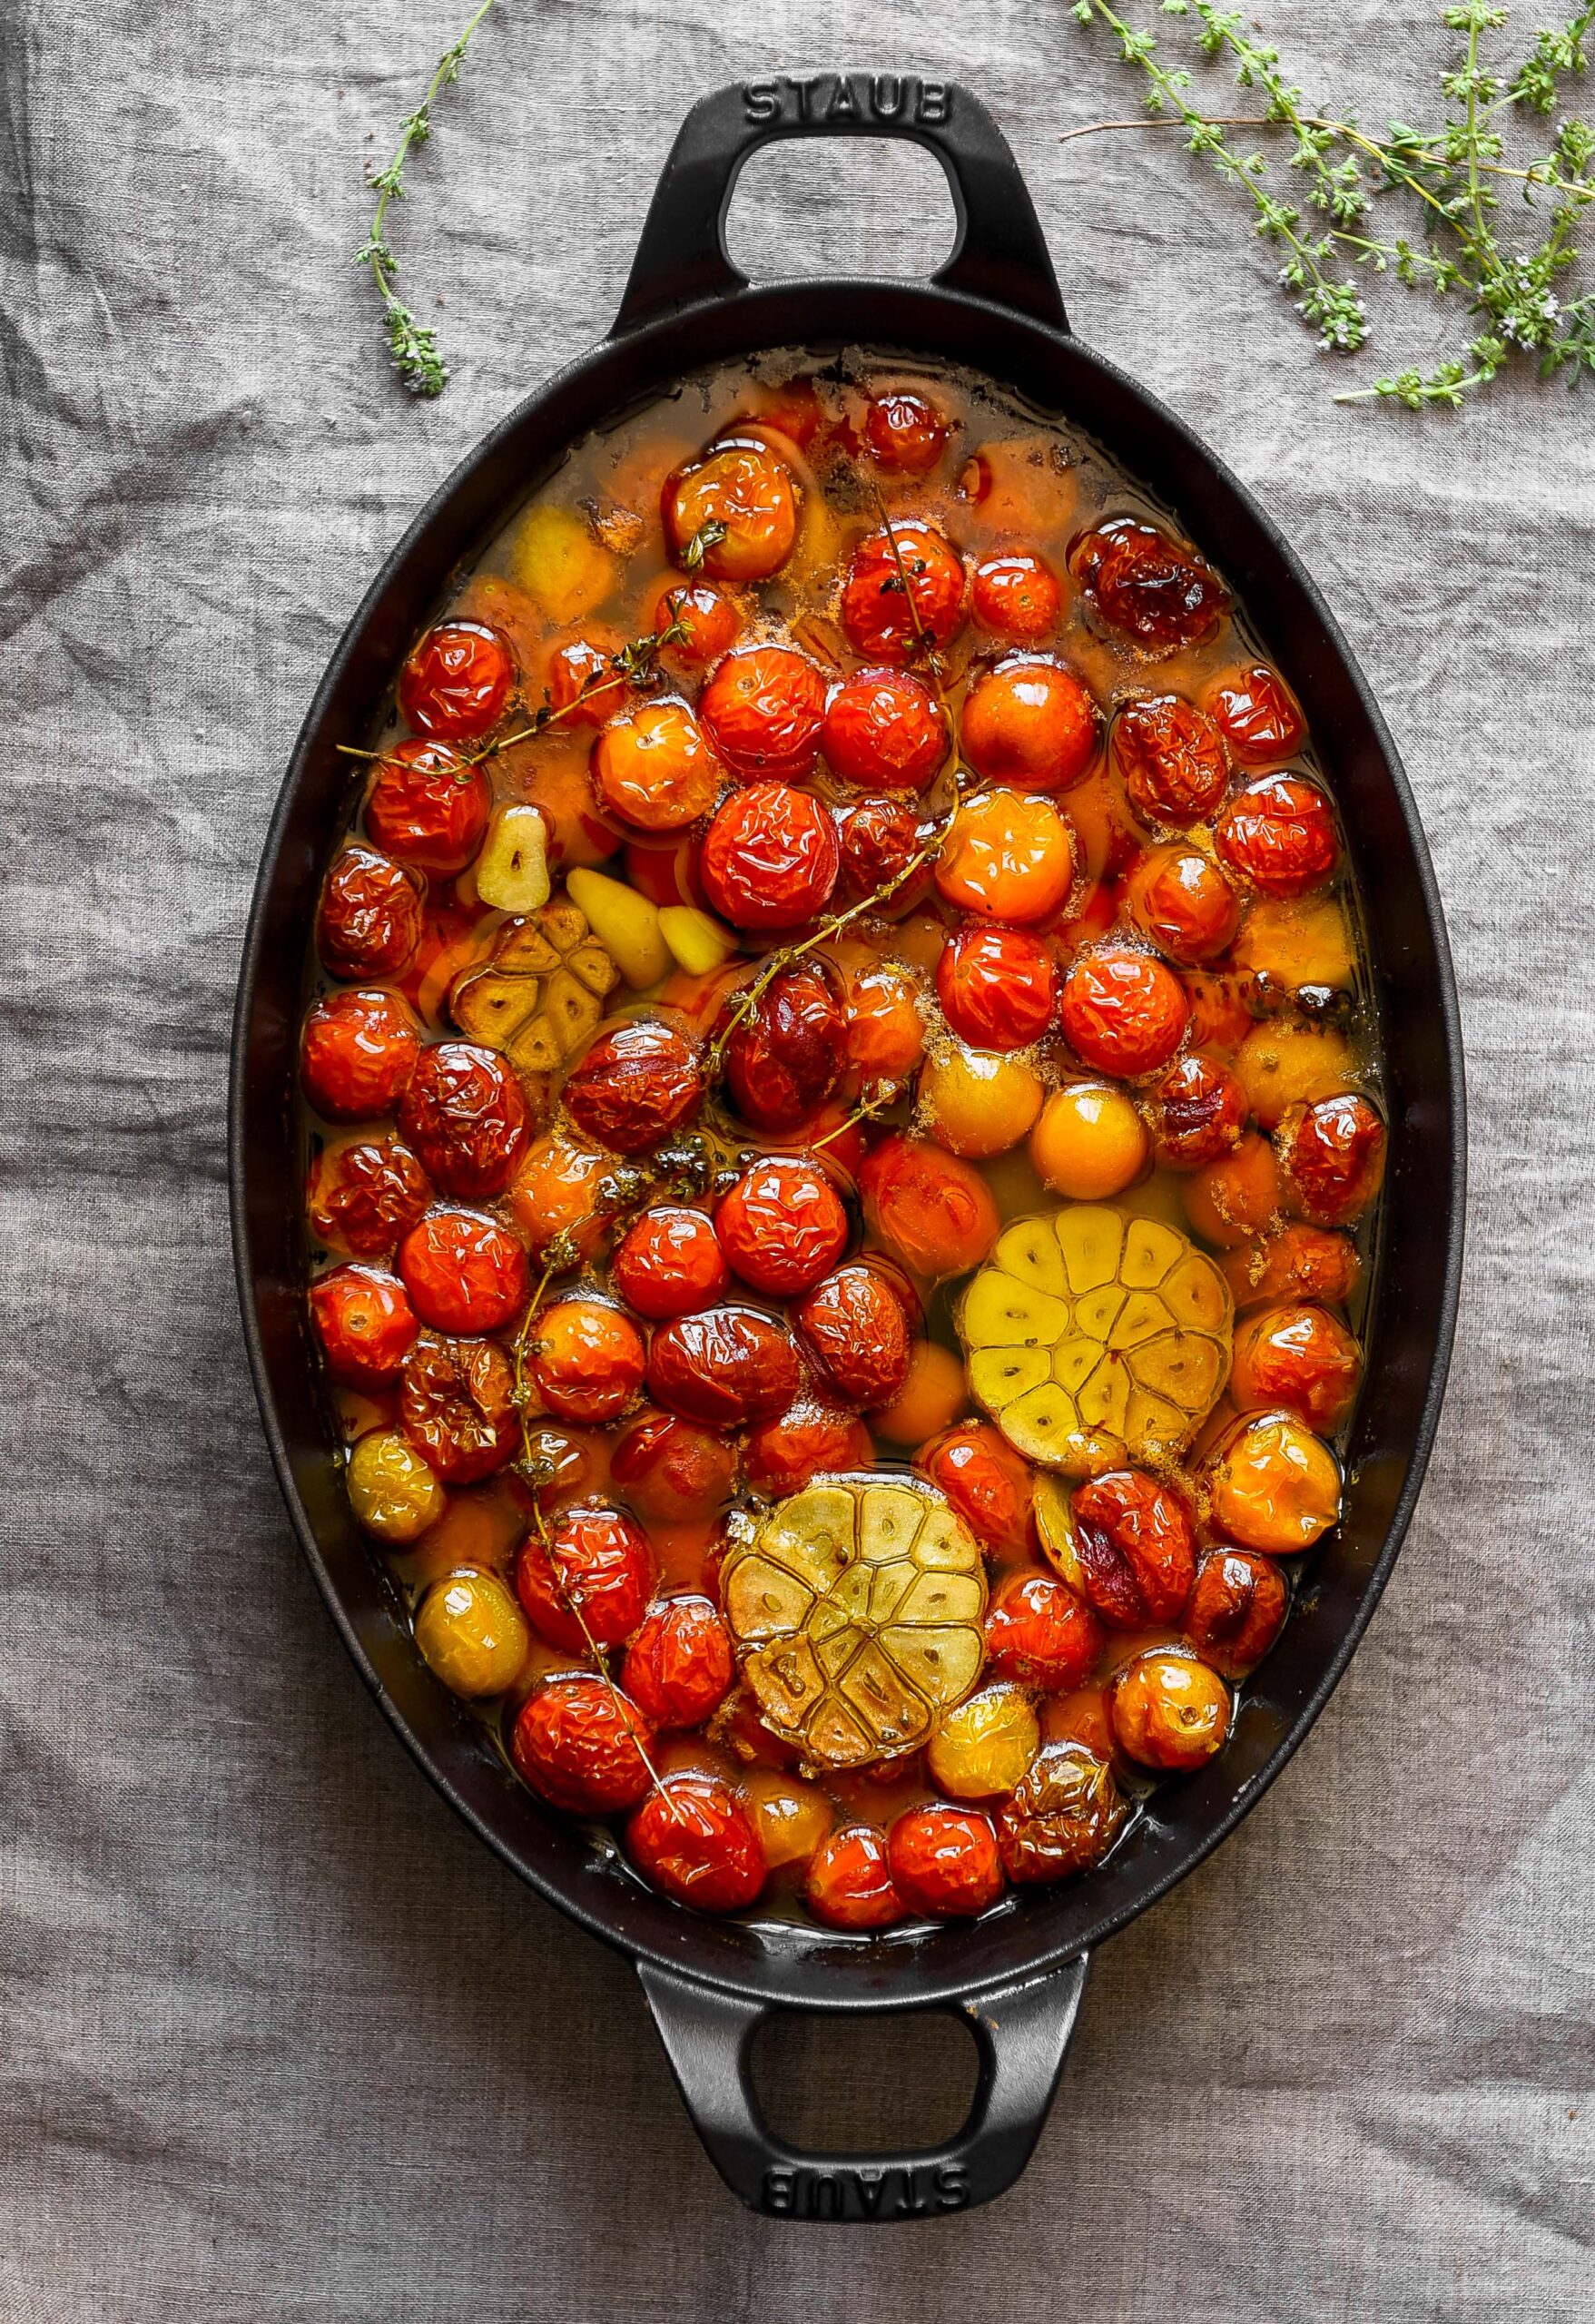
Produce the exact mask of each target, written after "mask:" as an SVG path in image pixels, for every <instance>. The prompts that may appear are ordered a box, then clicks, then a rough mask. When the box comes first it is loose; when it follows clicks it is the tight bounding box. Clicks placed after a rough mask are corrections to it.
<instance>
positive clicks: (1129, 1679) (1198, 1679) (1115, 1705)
mask: <svg viewBox="0 0 1595 2324" xmlns="http://www.w3.org/2000/svg"><path fill="white" fill-rule="evenodd" d="M1230 1710H1231V1704H1230V1699H1229V1689H1228V1688H1227V1687H1226V1685H1225V1683H1224V1681H1223V1679H1221V1678H1220V1677H1219V1675H1218V1673H1217V1671H1216V1670H1210V1669H1208V1667H1207V1665H1206V1663H1205V1662H1203V1661H1201V1660H1200V1659H1198V1657H1197V1656H1196V1655H1194V1654H1190V1653H1186V1651H1184V1650H1183V1649H1180V1648H1178V1647H1167V1646H1159V1647H1152V1648H1149V1649H1147V1652H1146V1653H1144V1654H1137V1656H1136V1657H1135V1659H1134V1660H1133V1661H1130V1662H1127V1663H1126V1664H1125V1665H1124V1668H1123V1669H1121V1670H1118V1671H1117V1672H1116V1673H1115V1675H1114V1679H1113V1684H1112V1686H1111V1687H1110V1688H1109V1689H1108V1715H1109V1717H1110V1718H1112V1720H1113V1738H1114V1741H1115V1742H1116V1743H1117V1745H1118V1748H1119V1749H1120V1750H1121V1751H1123V1752H1124V1753H1126V1755H1127V1757H1128V1758H1132V1759H1136V1760H1138V1761H1139V1763H1140V1765H1141V1766H1142V1767H1144V1768H1199V1767H1200V1766H1201V1765H1202V1763H1203V1761H1204V1760H1205V1759H1210V1758H1212V1757H1213V1754H1214V1752H1215V1751H1216V1750H1218V1749H1220V1748H1221V1747H1222V1745H1223V1743H1224V1739H1225V1737H1226V1735H1227V1734H1228V1733H1229V1715H1230Z"/></svg>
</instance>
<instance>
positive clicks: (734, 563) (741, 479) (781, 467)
mask: <svg viewBox="0 0 1595 2324" xmlns="http://www.w3.org/2000/svg"><path fill="white" fill-rule="evenodd" d="M664 510H665V531H666V533H667V535H668V537H669V540H670V546H671V553H672V555H673V556H675V557H677V558H679V557H680V556H681V555H682V553H683V551H684V549H685V548H686V547H687V544H688V543H689V542H690V541H691V540H692V539H693V537H694V535H695V534H697V533H699V532H701V531H702V529H703V527H704V526H705V525H710V524H714V525H721V526H724V535H723V537H721V538H720V539H718V540H716V541H715V542H714V544H713V545H712V546H711V547H709V548H708V549H707V550H706V553H705V555H704V567H703V569H704V572H705V573H708V574H712V575H713V576H714V578H715V579H716V580H721V581H767V580H768V579H769V577H770V576H771V575H772V574H773V573H779V572H780V570H781V568H782V566H783V565H784V564H785V563H786V560H787V558H788V557H789V556H791V555H792V548H793V541H794V540H795V539H796V537H797V494H796V492H795V490H794V488H793V480H792V475H791V471H790V470H789V469H788V468H787V466H786V463H785V461H784V460H781V459H778V458H776V456H775V454H774V453H773V451H771V450H770V449H769V448H768V446H767V445H764V444H761V443H759V442H758V441H757V440H756V439H755V438H745V437H743V438H729V439H725V440H723V441H721V442H720V443H718V444H714V445H711V446H710V448H709V449H708V451H707V452H706V453H705V454H704V457H703V458H702V459H699V460H694V461H692V462H690V463H689V464H688V466H687V467H685V468H679V469H678V470H677V471H676V473H675V475H674V477H672V478H671V479H670V481H669V483H668V484H667V485H666V486H665V503H664Z"/></svg>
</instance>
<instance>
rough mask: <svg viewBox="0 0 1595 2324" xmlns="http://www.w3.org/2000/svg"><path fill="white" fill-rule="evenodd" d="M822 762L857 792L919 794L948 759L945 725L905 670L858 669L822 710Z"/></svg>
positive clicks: (930, 697) (916, 680) (932, 702)
mask: <svg viewBox="0 0 1595 2324" xmlns="http://www.w3.org/2000/svg"><path fill="white" fill-rule="evenodd" d="M822 746H823V749H824V753H825V757H826V760H827V762H828V763H829V764H830V766H831V768H832V772H833V773H836V774H839V775H840V776H841V777H842V781H843V782H844V783H856V784H857V785H858V787H859V789H860V790H861V791H922V790H923V789H924V787H925V785H926V783H929V782H930V777H931V776H932V775H933V774H934V773H936V771H937V769H938V768H939V767H940V765H941V764H942V763H943V762H944V761H945V759H946V757H947V723H946V721H945V719H944V718H943V717H942V715H941V710H940V704H938V702H937V700H936V697H935V695H934V694H932V693H931V691H930V687H929V686H928V685H926V684H925V683H924V682H923V680H922V679H920V678H916V677H915V676H914V675H913V674H912V672H911V671H909V670H860V671H859V672H858V673H857V675H855V676H853V677H851V678H844V679H843V680H842V684H840V685H839V686H837V687H836V688H835V689H834V691H833V692H832V696H831V699H830V701H829V703H828V704H826V706H825V728H824V736H823V745H822Z"/></svg>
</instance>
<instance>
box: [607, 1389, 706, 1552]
mask: <svg viewBox="0 0 1595 2324" xmlns="http://www.w3.org/2000/svg"><path fill="white" fill-rule="evenodd" d="M736 1465H737V1464H736V1454H735V1453H734V1452H733V1451H732V1449H731V1447H730V1445H728V1444H726V1443H724V1442H723V1440H722V1439H721V1438H720V1437H718V1436H714V1435H712V1434H711V1433H710V1432H709V1431H708V1430H707V1429H706V1428H699V1427H696V1426H694V1423H692V1422H691V1421H685V1420H677V1419H676V1417H675V1415H674V1413H644V1414H643V1417H642V1418H641V1420H638V1421H634V1422H633V1423H632V1425H631V1427H630V1428H628V1429H627V1430H626V1432H625V1435H624V1436H623V1437H622V1438H621V1439H620V1442H619V1443H617V1444H616V1445H615V1450H614V1452H613V1453H612V1454H611V1455H610V1461H609V1473H610V1476H611V1477H612V1478H613V1480H614V1482H615V1484H617V1485H618V1486H619V1487H620V1490H621V1491H622V1492H624V1493H625V1497H626V1499H627V1500H628V1501H629V1502H631V1504H632V1506H633V1508H634V1509H635V1511H636V1512H637V1513H638V1515H639V1516H642V1517H645V1518H647V1519H648V1520H649V1521H650V1522H652V1523H654V1524H661V1523H663V1524H667V1525H676V1524H686V1523H689V1522H691V1521H694V1520H702V1519H704V1518H707V1517H713V1516H714V1512H715V1511H716V1510H717V1509H721V1508H723V1507H724V1504H725V1502H727V1501H728V1500H729V1499H730V1498H731V1492H732V1488H733V1486H734V1484H735V1482H736Z"/></svg>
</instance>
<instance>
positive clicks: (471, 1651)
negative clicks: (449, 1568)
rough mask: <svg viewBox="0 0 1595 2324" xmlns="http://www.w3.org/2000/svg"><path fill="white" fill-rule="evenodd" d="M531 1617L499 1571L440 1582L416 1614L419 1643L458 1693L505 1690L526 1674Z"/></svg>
mask: <svg viewBox="0 0 1595 2324" xmlns="http://www.w3.org/2000/svg"><path fill="white" fill-rule="evenodd" d="M529 1635H530V1634H529V1632H528V1631H527V1620H526V1616H525V1615H524V1614H523V1613H522V1612H521V1610H520V1607H519V1606H518V1604H517V1601H516V1600H515V1598H514V1596H513V1594H512V1593H511V1592H510V1591H509V1590H507V1589H506V1587H505V1585H504V1583H503V1582H502V1581H500V1580H499V1579H498V1576H497V1574H496V1573H471V1572H465V1573H451V1574H448V1575H447V1576H446V1577H445V1579H444V1580H443V1581H435V1582H434V1583H433V1584H432V1587H431V1588H430V1590H428V1592H427V1594H426V1596H425V1597H424V1598H423V1599H422V1600H421V1606H420V1611H419V1612H418V1614H417V1616H416V1644H417V1645H418V1647H419V1648H420V1649H421V1652H422V1653H423V1654H424V1655H425V1657H426V1659H427V1661H428V1664H429V1665H430V1666H431V1668H432V1669H434V1670H435V1671H436V1672H437V1673H438V1677H439V1678H440V1679H442V1681H443V1683H444V1685H445V1686H446V1687H448V1688H449V1689H451V1690H452V1691H453V1692H454V1693H455V1694H457V1695H501V1694H502V1693H503V1692H504V1689H506V1687H508V1686H512V1685H513V1684H514V1682H515V1680H516V1679H517V1677H518V1676H519V1675H520V1669H521V1665H522V1664H523V1663H524V1662H525V1660H526V1659H527V1644H528V1642H529Z"/></svg>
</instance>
